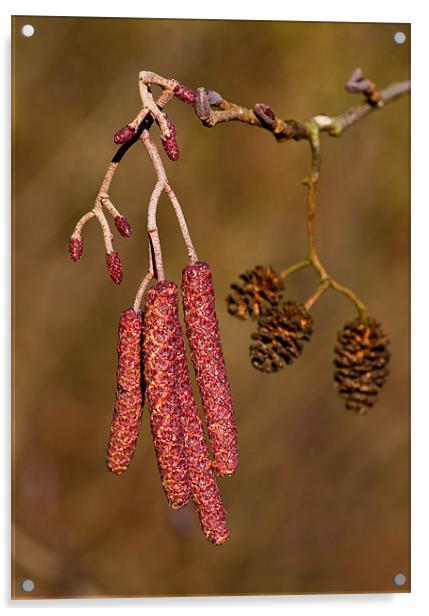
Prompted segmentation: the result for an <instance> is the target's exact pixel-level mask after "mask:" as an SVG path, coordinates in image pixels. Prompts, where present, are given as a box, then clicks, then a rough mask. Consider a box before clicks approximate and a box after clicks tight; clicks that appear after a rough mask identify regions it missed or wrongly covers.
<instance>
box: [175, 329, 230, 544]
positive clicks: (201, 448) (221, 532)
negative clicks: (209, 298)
mask: <svg viewBox="0 0 429 616" xmlns="http://www.w3.org/2000/svg"><path fill="white" fill-rule="evenodd" d="M176 327H177V334H176V354H177V355H176V374H177V392H178V397H179V401H180V410H181V415H180V420H181V425H182V432H183V441H184V446H185V453H186V457H187V460H188V473H189V479H190V482H191V490H192V498H193V501H194V504H195V509H196V512H197V515H198V517H199V520H200V524H201V528H202V530H203V533H204V535H205V537H206V538H207V539H208V540H209V541H211V542H212V543H214V544H215V545H221V544H222V543H225V541H227V539H228V536H229V531H228V526H227V523H226V519H225V509H224V506H223V503H222V499H221V495H220V493H219V488H218V485H217V481H216V477H215V474H214V471H213V468H212V462H211V459H210V456H209V452H208V449H207V443H206V439H205V436H204V429H203V425H202V422H201V418H200V414H199V412H198V408H197V405H196V404H195V400H194V396H193V393H192V384H191V380H190V378H189V372H188V365H187V362H186V351H185V343H184V340H183V333H182V327H181V325H180V322H179V320H177V324H176Z"/></svg>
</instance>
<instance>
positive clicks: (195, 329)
mask: <svg viewBox="0 0 429 616" xmlns="http://www.w3.org/2000/svg"><path fill="white" fill-rule="evenodd" d="M182 294H183V309H184V316H185V323H186V333H187V336H188V340H189V346H190V348H191V357H192V363H193V365H194V368H195V373H196V377H197V383H198V387H199V389H200V395H201V401H202V405H203V409H204V413H205V416H206V420H207V428H208V432H209V437H210V444H211V448H212V452H213V457H214V461H213V465H214V467H215V468H216V470H217V472H218V473H219V474H220V475H231V474H232V473H234V471H235V470H236V468H237V464H238V451H237V429H236V426H235V421H234V410H233V404H232V398H231V391H230V387H229V383H228V378H227V375H226V370H225V361H224V357H223V352H222V345H221V342H220V335H219V324H218V320H217V316H216V309H215V297H214V289H213V282H212V276H211V272H210V268H209V266H208V264H207V263H204V262H203V261H197V262H196V263H191V264H189V265H187V266H186V267H185V268H184V270H183V274H182Z"/></svg>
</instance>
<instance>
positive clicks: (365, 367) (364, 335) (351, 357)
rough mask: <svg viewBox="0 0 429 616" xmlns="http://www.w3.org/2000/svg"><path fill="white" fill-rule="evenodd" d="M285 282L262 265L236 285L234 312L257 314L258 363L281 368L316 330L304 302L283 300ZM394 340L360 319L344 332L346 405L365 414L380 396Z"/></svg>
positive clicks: (338, 366)
mask: <svg viewBox="0 0 429 616" xmlns="http://www.w3.org/2000/svg"><path fill="white" fill-rule="evenodd" d="M283 290H284V287H283V281H282V279H281V277H280V275H279V274H278V273H277V272H276V271H275V270H274V269H273V268H272V267H271V266H262V265H258V266H256V267H254V268H253V269H252V270H247V271H246V272H244V273H243V274H241V275H240V281H239V282H237V283H233V284H231V293H230V294H229V295H228V297H227V298H226V303H227V309H228V312H229V313H230V314H231V315H232V316H235V317H237V318H239V319H242V320H246V319H249V318H250V319H254V320H256V321H257V330H256V332H255V333H253V334H252V340H254V343H253V344H251V345H250V360H251V363H252V365H253V366H254V367H255V368H256V369H258V370H261V371H262V372H266V373H272V372H278V371H279V370H281V369H282V368H284V367H285V366H286V365H287V364H290V363H292V362H293V360H294V359H297V358H298V357H299V356H300V355H301V353H302V351H303V349H304V344H305V343H306V342H308V341H309V340H310V338H311V335H312V333H313V329H314V324H313V318H312V316H311V315H310V314H309V312H308V310H307V309H306V308H305V306H304V305H303V304H301V303H297V302H293V301H286V300H285V299H283V295H282V292H283ZM388 346H389V340H388V338H387V336H386V335H385V334H384V332H383V330H382V328H381V326H380V323H378V322H377V321H376V320H374V319H371V318H368V319H367V320H366V321H365V322H363V321H361V320H360V319H356V320H354V321H351V322H349V323H346V325H345V326H344V327H343V329H342V330H341V331H340V332H339V333H338V342H337V345H336V346H335V349H334V354H335V359H334V381H335V385H336V387H337V389H338V392H339V394H340V396H341V397H342V398H343V400H344V401H345V406H346V409H348V410H351V411H353V412H355V413H357V414H360V415H364V414H366V413H367V412H368V409H369V408H370V407H372V406H373V405H374V404H375V403H376V402H377V399H378V395H379V393H380V391H381V389H382V388H383V386H384V383H385V381H386V377H387V376H388V370H387V365H388V363H389V359H390V352H389V349H388Z"/></svg>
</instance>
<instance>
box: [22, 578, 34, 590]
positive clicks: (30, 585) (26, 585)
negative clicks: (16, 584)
mask: <svg viewBox="0 0 429 616" xmlns="http://www.w3.org/2000/svg"><path fill="white" fill-rule="evenodd" d="M21 588H22V590H23V591H24V592H33V590H34V582H33V580H24V581H23V582H22V584H21Z"/></svg>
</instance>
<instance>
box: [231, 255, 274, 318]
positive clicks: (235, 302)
mask: <svg viewBox="0 0 429 616" xmlns="http://www.w3.org/2000/svg"><path fill="white" fill-rule="evenodd" d="M239 277H240V282H238V283H233V284H231V289H232V293H230V295H228V297H227V298H226V305H227V309H228V312H229V314H231V315H232V316H234V317H238V318H239V319H248V318H249V317H250V318H251V319H257V318H258V317H259V315H260V314H261V313H262V311H263V309H264V308H265V307H266V306H270V305H271V304H274V303H276V302H278V300H279V293H280V291H282V290H283V282H282V279H281V278H280V275H279V274H278V273H277V272H276V271H275V270H274V269H273V268H272V267H271V265H257V266H256V267H254V268H253V269H251V270H247V271H246V272H244V274H240V276H239Z"/></svg>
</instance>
